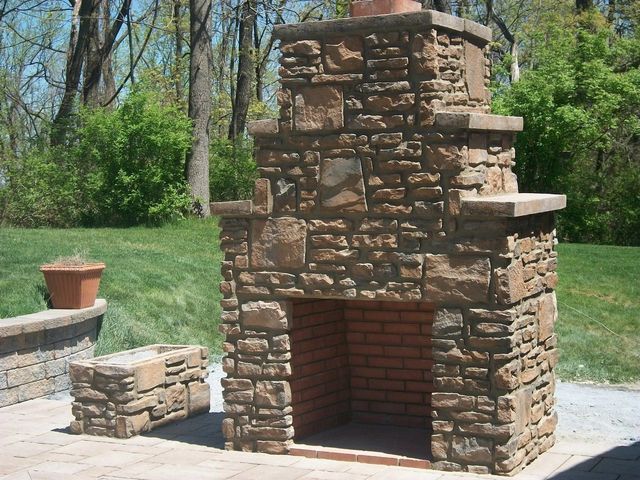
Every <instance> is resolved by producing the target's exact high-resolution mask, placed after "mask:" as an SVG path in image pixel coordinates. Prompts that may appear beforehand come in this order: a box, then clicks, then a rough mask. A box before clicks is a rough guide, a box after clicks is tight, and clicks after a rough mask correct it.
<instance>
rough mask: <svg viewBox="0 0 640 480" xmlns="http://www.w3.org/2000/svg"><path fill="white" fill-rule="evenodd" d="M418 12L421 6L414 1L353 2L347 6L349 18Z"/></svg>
mask: <svg viewBox="0 0 640 480" xmlns="http://www.w3.org/2000/svg"><path fill="white" fill-rule="evenodd" d="M420 10H422V5H421V4H420V2H416V1H415V0H354V1H352V2H350V4H349V15H350V16H351V17H366V16H371V15H387V14H390V13H407V12H419V11H420Z"/></svg>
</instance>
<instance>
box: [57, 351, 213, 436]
mask: <svg viewBox="0 0 640 480" xmlns="http://www.w3.org/2000/svg"><path fill="white" fill-rule="evenodd" d="M208 357H209V352H208V349H207V348H205V347H198V346H180V345H150V346H148V347H141V348H138V349H134V350H128V351H126V352H120V353H117V354H113V355H106V356H104V357H97V358H95V359H93V360H89V361H82V362H74V363H72V364H71V365H70V374H71V380H72V382H73V387H72V390H71V395H72V396H73V397H74V400H75V401H74V402H73V403H72V413H73V416H74V417H75V420H73V421H72V422H71V425H70V429H71V431H72V432H73V433H86V434H89V435H99V436H108V437H117V438H129V437H132V436H134V435H138V434H139V433H142V432H146V431H149V430H152V429H154V428H157V427H160V426H162V425H166V424H167V423H170V422H174V421H177V420H181V419H183V418H187V417H188V416H190V415H195V414H198V413H202V412H208V411H209V395H210V394H209V385H208V384H207V383H206V382H205V378H206V377H207V374H208V372H207V364H208Z"/></svg>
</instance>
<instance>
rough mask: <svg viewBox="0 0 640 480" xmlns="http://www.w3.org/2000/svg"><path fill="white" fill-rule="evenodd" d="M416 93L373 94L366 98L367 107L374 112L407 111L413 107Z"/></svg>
mask: <svg viewBox="0 0 640 480" xmlns="http://www.w3.org/2000/svg"><path fill="white" fill-rule="evenodd" d="M414 103H415V94H413V93H398V94H395V95H372V96H370V97H366V98H365V102H364V105H365V107H366V108H367V109H368V110H370V111H372V112H389V111H402V112H403V111H406V110H409V109H410V108H411V107H413V105H414Z"/></svg>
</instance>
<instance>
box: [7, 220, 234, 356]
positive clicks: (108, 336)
mask: <svg viewBox="0 0 640 480" xmlns="http://www.w3.org/2000/svg"><path fill="white" fill-rule="evenodd" d="M217 244H218V227H217V220H216V219H211V220H207V221H197V220H188V221H183V222H180V223H177V224H174V225H168V226H165V227H161V228H145V227H136V228H127V229H120V228H117V229H116V228H100V229H68V230H57V229H37V230H25V229H7V228H2V229H0V246H1V247H0V318H4V317H11V316H15V315H20V314H25V313H32V312H36V311H39V310H44V309H46V301H45V297H44V296H43V295H44V293H43V292H45V293H46V289H45V286H44V279H43V277H42V273H40V272H39V270H38V267H39V266H40V264H42V263H46V262H48V261H51V260H54V259H55V258H56V257H58V256H61V255H71V254H73V253H74V252H75V251H76V250H82V251H84V252H86V253H87V255H88V257H89V258H91V259H93V260H100V261H104V262H105V263H106V265H107V268H106V270H105V271H104V273H103V276H102V281H101V284H100V291H99V292H98V296H99V297H102V298H106V299H107V302H108V307H107V313H106V314H105V318H104V323H103V327H102V331H101V333H100V339H99V341H98V347H97V350H98V352H99V353H100V354H103V353H109V352H114V351H120V350H125V349H128V348H133V347H137V346H141V345H146V344H150V343H160V342H166V343H192V344H201V345H206V346H209V347H210V348H211V349H212V353H214V354H215V353H218V352H220V342H221V337H220V334H219V333H218V329H217V323H218V318H219V314H220V305H219V303H218V301H219V297H220V294H219V293H218V282H219V281H220V273H219V272H220V259H221V254H220V252H219V250H218V248H217Z"/></svg>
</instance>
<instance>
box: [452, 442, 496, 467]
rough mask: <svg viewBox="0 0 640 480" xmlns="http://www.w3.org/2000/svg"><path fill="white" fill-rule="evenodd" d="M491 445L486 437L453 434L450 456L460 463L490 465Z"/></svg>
mask: <svg viewBox="0 0 640 480" xmlns="http://www.w3.org/2000/svg"><path fill="white" fill-rule="evenodd" d="M492 447H493V442H492V441H491V440H489V439H486V438H480V437H461V436H458V435H455V436H454V437H453V440H452V442H451V458H452V459H453V460H455V461H458V462H462V463H471V464H485V465H490V464H491V462H492V457H493V454H492Z"/></svg>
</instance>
